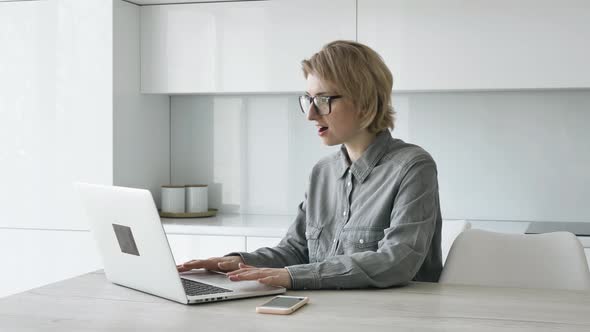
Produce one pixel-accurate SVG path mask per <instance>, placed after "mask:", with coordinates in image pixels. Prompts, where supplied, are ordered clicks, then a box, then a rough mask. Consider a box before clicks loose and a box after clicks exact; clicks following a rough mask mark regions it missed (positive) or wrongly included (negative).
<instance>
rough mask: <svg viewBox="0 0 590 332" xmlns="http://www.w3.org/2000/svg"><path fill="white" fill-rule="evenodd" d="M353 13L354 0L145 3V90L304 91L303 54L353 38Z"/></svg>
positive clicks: (142, 38) (198, 91)
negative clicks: (329, 43) (152, 4)
mask: <svg viewBox="0 0 590 332" xmlns="http://www.w3.org/2000/svg"><path fill="white" fill-rule="evenodd" d="M355 15H356V13H355V0H319V1H318V0H297V1H295V0H281V1H248V2H229V3H194V4H182V5H181V4H176V5H161V6H143V7H142V8H141V74H142V75H141V81H142V86H141V89H142V92H144V93H215V92H294V91H297V92H298V91H303V90H304V89H305V81H304V79H303V75H302V73H301V60H303V59H304V58H308V57H310V56H311V55H312V54H313V53H315V52H317V51H318V50H319V49H320V48H321V46H322V45H324V44H326V43H328V42H330V41H332V40H336V39H348V40H354V39H355V21H356V20H355Z"/></svg>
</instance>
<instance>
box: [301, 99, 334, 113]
mask: <svg viewBox="0 0 590 332" xmlns="http://www.w3.org/2000/svg"><path fill="white" fill-rule="evenodd" d="M338 98H342V96H340V95H338V96H315V97H312V96H309V95H302V96H299V106H301V112H303V114H307V113H309V110H310V109H311V105H312V104H313V105H314V106H315V109H316V111H317V112H318V114H319V115H327V114H330V113H331V112H332V100H334V99H338Z"/></svg>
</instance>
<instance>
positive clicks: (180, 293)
mask: <svg viewBox="0 0 590 332" xmlns="http://www.w3.org/2000/svg"><path fill="white" fill-rule="evenodd" d="M76 186H77V188H78V192H79V193H80V197H81V199H82V203H83V205H84V207H85V210H86V212H87V214H88V218H89V221H90V230H91V232H92V233H93V235H94V239H95V240H96V243H97V245H98V250H99V252H100V255H101V256H102V260H103V263H104V271H105V274H106V277H107V279H108V280H110V281H111V282H113V283H115V284H118V285H122V286H126V287H129V288H132V289H135V290H138V291H142V292H145V293H149V294H152V295H156V296H159V297H163V298H166V299H170V300H173V301H177V302H180V303H184V304H192V303H204V302H212V301H223V300H232V299H238V298H245V297H254V296H264V295H272V294H280V293H284V292H285V291H286V290H285V288H283V287H274V286H268V285H264V284H261V283H259V282H257V281H255V280H253V281H237V282H236V281H230V280H229V279H228V277H227V276H226V275H224V274H220V273H214V272H210V271H206V270H193V271H189V272H184V273H179V272H178V270H177V269H176V263H175V262H174V258H173V256H172V252H171V251H170V246H169V245H168V240H167V238H166V234H165V233H164V228H163V226H162V223H161V221H160V216H159V215H158V211H157V209H156V206H155V204H154V200H153V198H152V195H151V193H150V192H149V191H148V190H143V189H134V188H126V187H115V186H102V185H93V184H86V183H76ZM196 258H207V257H196Z"/></svg>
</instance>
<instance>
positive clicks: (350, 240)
mask: <svg viewBox="0 0 590 332" xmlns="http://www.w3.org/2000/svg"><path fill="white" fill-rule="evenodd" d="M383 236H384V233H383V230H382V229H362V228H351V229H344V232H343V233H342V246H343V248H344V253H345V254H352V253H355V252H362V251H377V247H378V245H379V241H381V239H383Z"/></svg>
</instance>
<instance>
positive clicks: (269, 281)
mask: <svg viewBox="0 0 590 332" xmlns="http://www.w3.org/2000/svg"><path fill="white" fill-rule="evenodd" d="M276 279H277V277H276V276H268V277H264V278H260V279H258V282H260V283H262V284H265V285H273V286H280V285H278V284H277V283H276V282H277V280H276Z"/></svg>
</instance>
